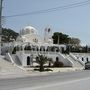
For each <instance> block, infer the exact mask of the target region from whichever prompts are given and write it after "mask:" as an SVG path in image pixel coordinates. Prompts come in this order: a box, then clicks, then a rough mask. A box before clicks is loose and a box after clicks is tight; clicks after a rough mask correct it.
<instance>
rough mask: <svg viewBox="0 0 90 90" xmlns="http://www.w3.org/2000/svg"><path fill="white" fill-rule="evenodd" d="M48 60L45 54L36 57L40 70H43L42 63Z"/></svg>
mask: <svg viewBox="0 0 90 90" xmlns="http://www.w3.org/2000/svg"><path fill="white" fill-rule="evenodd" d="M47 61H48V58H47V57H46V56H45V55H40V54H38V56H37V57H36V62H37V63H38V64H39V67H40V68H39V70H40V71H41V72H42V71H44V64H46V63H47Z"/></svg>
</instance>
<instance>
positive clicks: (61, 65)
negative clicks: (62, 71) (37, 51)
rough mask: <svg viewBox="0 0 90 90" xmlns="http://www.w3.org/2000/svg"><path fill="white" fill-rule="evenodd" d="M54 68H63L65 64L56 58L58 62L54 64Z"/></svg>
mask: <svg viewBox="0 0 90 90" xmlns="http://www.w3.org/2000/svg"><path fill="white" fill-rule="evenodd" d="M53 66H54V67H63V63H62V62H60V61H59V60H58V58H56V61H55V62H54V64H53Z"/></svg>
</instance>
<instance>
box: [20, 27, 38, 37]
mask: <svg viewBox="0 0 90 90" xmlns="http://www.w3.org/2000/svg"><path fill="white" fill-rule="evenodd" d="M20 34H21V35H26V34H37V30H36V29H35V28H34V27H32V26H26V27H25V28H23V29H22V30H21V31H20Z"/></svg>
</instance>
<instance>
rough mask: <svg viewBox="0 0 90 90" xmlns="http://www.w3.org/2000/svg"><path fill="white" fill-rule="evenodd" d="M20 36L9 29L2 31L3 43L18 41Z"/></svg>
mask: <svg viewBox="0 0 90 90" xmlns="http://www.w3.org/2000/svg"><path fill="white" fill-rule="evenodd" d="M18 35H19V34H18V33H16V32H15V31H14V30H12V29H7V28H3V29H2V41H3V42H11V41H13V40H16V38H17V36H18Z"/></svg>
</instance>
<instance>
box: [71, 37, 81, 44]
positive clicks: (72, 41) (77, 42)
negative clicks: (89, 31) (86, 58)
mask: <svg viewBox="0 0 90 90" xmlns="http://www.w3.org/2000/svg"><path fill="white" fill-rule="evenodd" d="M69 44H72V45H77V46H79V45H80V39H79V38H70V39H69Z"/></svg>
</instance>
